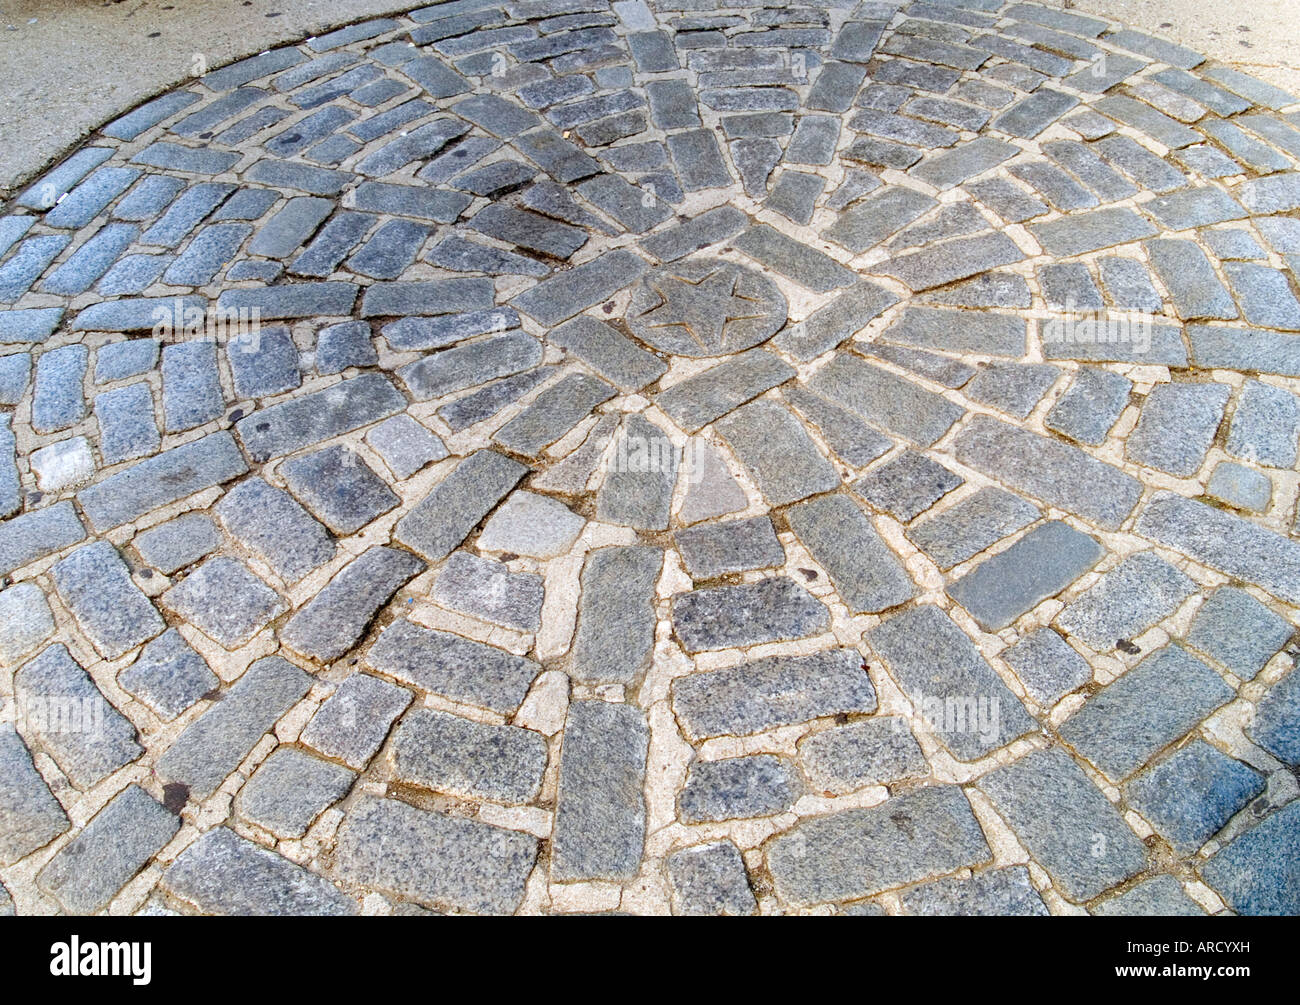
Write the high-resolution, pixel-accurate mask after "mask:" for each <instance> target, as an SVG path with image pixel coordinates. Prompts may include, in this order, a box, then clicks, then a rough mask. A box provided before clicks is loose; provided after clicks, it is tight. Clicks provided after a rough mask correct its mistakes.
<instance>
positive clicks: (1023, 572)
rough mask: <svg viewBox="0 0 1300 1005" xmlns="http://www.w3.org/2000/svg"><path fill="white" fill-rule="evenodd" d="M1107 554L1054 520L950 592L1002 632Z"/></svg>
mask: <svg viewBox="0 0 1300 1005" xmlns="http://www.w3.org/2000/svg"><path fill="white" fill-rule="evenodd" d="M1105 554H1106V549H1105V548H1103V547H1102V546H1101V545H1100V544H1098V543H1097V541H1095V540H1094V539H1093V538H1091V537H1089V536H1088V535H1087V534H1083V533H1080V532H1079V531H1077V530H1075V529H1074V528H1073V527H1071V526H1069V525H1068V524H1065V523H1061V522H1060V521H1059V520H1050V521H1048V522H1047V523H1045V524H1043V525H1042V526H1040V527H1035V528H1034V529H1033V530H1032V531H1030V532H1029V533H1028V534H1026V535H1025V536H1024V537H1022V538H1021V539H1020V540H1019V541H1017V542H1016V543H1015V544H1013V545H1012V546H1011V547H1010V548H1008V549H1007V550H1006V551H1002V552H999V553H998V554H997V555H994V556H993V557H992V558H990V559H988V560H987V561H985V562H983V563H981V564H980V565H978V566H976V567H975V568H974V569H972V570H971V571H970V572H968V573H966V574H965V575H964V576H962V577H961V578H960V579H958V580H956V581H955V582H953V583H951V584H950V585H949V586H948V587H947V592H948V595H949V596H950V597H952V598H953V599H954V600H955V601H957V603H959V604H961V605H962V607H964V608H966V610H967V611H968V612H969V613H970V615H971V617H973V618H974V619H975V620H976V621H977V622H979V625H980V627H981V628H983V629H984V630H985V631H990V632H995V631H1000V630H1001V629H1003V628H1005V627H1007V625H1009V624H1011V622H1013V621H1015V619H1016V618H1018V617H1020V615H1022V614H1024V613H1026V612H1027V611H1031V610H1033V609H1034V608H1035V607H1037V606H1038V605H1039V604H1040V603H1042V602H1043V601H1044V600H1046V599H1047V598H1049V597H1054V596H1056V594H1058V593H1060V592H1061V591H1062V590H1064V589H1065V588H1066V587H1067V586H1069V585H1070V584H1071V583H1073V582H1074V581H1075V580H1076V579H1078V578H1079V577H1080V576H1082V575H1083V574H1084V573H1085V572H1087V571H1088V570H1089V569H1091V568H1092V567H1093V566H1094V565H1096V564H1097V563H1098V562H1099V561H1101V559H1102V556H1103V555H1105Z"/></svg>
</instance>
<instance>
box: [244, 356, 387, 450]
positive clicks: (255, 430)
mask: <svg viewBox="0 0 1300 1005" xmlns="http://www.w3.org/2000/svg"><path fill="white" fill-rule="evenodd" d="M405 408H406V399H405V398H403V397H402V395H401V394H400V393H399V392H398V390H397V388H395V387H393V385H392V384H390V383H389V382H388V380H387V379H386V378H384V377H381V376H380V375H379V374H377V373H362V374H358V375H357V376H355V377H349V378H347V379H346V380H344V381H342V382H340V383H338V384H334V385H333V386H331V387H327V388H325V389H324V390H321V391H313V392H311V393H308V394H303V395H299V396H298V397H296V398H291V399H290V400H288V401H284V402H281V403H280V404H278V405H271V406H269V407H267V408H261V409H258V410H257V411H255V412H253V413H252V414H251V415H248V416H246V417H245V418H243V419H240V420H239V421H238V422H236V423H235V430H236V431H237V432H238V433H239V439H240V441H241V442H242V443H243V444H244V447H245V449H247V450H248V452H249V453H250V454H251V455H252V456H253V457H254V459H257V460H270V459H271V458H273V457H280V456H283V455H284V454H288V453H292V452H293V451H294V450H298V449H299V448H301V447H306V446H310V445H311V444H313V443H319V442H320V441H321V440H325V439H328V438H329V437H331V436H338V435H339V434H340V433H346V432H350V431H351V430H353V429H357V428H359V427H361V426H366V425H369V424H370V423H372V422H377V421H379V420H380V419H386V418H388V417H389V416H390V415H395V414H396V413H398V412H400V411H402V410H403V409H405Z"/></svg>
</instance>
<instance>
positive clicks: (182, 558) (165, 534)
mask: <svg viewBox="0 0 1300 1005" xmlns="http://www.w3.org/2000/svg"><path fill="white" fill-rule="evenodd" d="M131 543H132V544H134V545H135V550H136V551H138V552H139V553H140V557H141V558H143V559H144V560H145V561H146V562H147V563H148V564H149V565H152V566H153V567H154V568H155V569H157V570H158V571H159V572H161V573H162V574H163V575H164V576H170V575H171V574H172V573H173V572H176V571H177V570H179V569H183V568H185V566H187V565H193V564H194V563H195V562H197V561H198V560H199V559H200V558H204V557H205V556H207V555H210V554H212V553H213V552H214V551H216V550H217V549H218V548H219V547H221V535H220V534H219V533H218V532H217V525H216V524H215V523H213V522H212V518H211V517H209V516H207V515H206V514H203V513H185V514H183V515H182V516H178V517H176V519H174V520H169V521H167V523H164V524H159V525H158V526H157V527H152V528H150V529H149V530H146V531H142V532H141V533H140V534H138V535H137V536H136V537H135V539H134V540H133V541H132V542H131Z"/></svg>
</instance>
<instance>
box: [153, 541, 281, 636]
mask: <svg viewBox="0 0 1300 1005" xmlns="http://www.w3.org/2000/svg"><path fill="white" fill-rule="evenodd" d="M162 602H163V604H164V605H166V606H167V607H168V608H169V609H171V610H172V611H175V612H176V613H177V614H179V615H180V616H181V617H183V618H185V619H187V620H188V621H189V622H190V623H191V624H193V625H194V626H195V627H197V628H198V629H200V630H201V631H202V632H203V633H204V634H205V635H207V636H209V637H210V638H212V639H215V640H216V641H217V642H219V643H221V645H222V646H224V647H225V648H226V649H238V648H239V647H240V646H242V645H244V644H246V643H247V642H249V641H251V640H252V638H253V636H254V635H256V634H257V633H258V632H260V631H261V630H262V629H263V628H265V627H266V625H267V624H268V623H269V622H270V621H271V620H272V619H273V618H275V617H277V616H279V615H280V614H283V613H284V612H285V611H286V610H287V609H288V608H287V606H286V605H285V603H284V601H282V600H281V599H280V597H279V595H278V594H277V593H276V592H275V591H274V590H273V589H271V588H270V587H269V586H267V585H266V583H265V582H263V581H262V580H261V579H259V578H258V577H257V576H255V575H253V573H252V572H250V571H249V569H248V567H247V566H246V565H244V564H243V563H242V562H238V561H236V560H235V559H233V558H227V557H225V556H221V555H218V556H216V557H215V558H210V559H208V560H207V561H206V562H204V563H203V564H202V565H200V566H199V567H198V568H197V569H195V570H194V571H193V572H191V573H190V574H189V575H188V576H186V577H185V578H184V579H183V580H181V581H180V582H179V583H177V584H176V585H175V586H173V587H171V589H169V590H168V591H167V592H166V593H164V594H163V596H162ZM162 627H163V625H162V620H161V619H159V622H158V629H159V630H161V628H162Z"/></svg>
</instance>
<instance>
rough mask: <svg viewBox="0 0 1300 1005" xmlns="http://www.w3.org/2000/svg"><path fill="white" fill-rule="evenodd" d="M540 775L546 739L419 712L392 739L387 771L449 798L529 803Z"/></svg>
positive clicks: (538, 786)
mask: <svg viewBox="0 0 1300 1005" xmlns="http://www.w3.org/2000/svg"><path fill="white" fill-rule="evenodd" d="M545 770H546V739H545V737H543V736H542V735H541V734H540V733H534V732H532V731H531V730H527V729H520V728H518V727H516V726H488V725H485V724H483V723H480V722H473V721H471V720H469V719H462V718H461V717H460V716H456V715H450V714H448V713H446V712H438V711H435V710H433V709H429V708H420V709H416V710H415V711H413V712H411V713H410V714H409V715H407V716H406V718H404V719H403V720H402V722H401V724H400V725H399V726H398V727H397V731H396V732H395V734H394V736H393V771H394V773H395V774H396V776H397V778H399V779H400V780H402V781H403V782H407V783H409V784H411V785H419V786H422V787H424V788H428V789H433V790H434V791H435V792H446V793H449V794H451V795H455V796H467V797H471V798H478V799H492V800H495V801H497V802H503V803H529V802H532V801H533V799H534V798H536V796H537V793H538V791H539V790H540V789H541V786H542V774H543V772H545Z"/></svg>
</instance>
